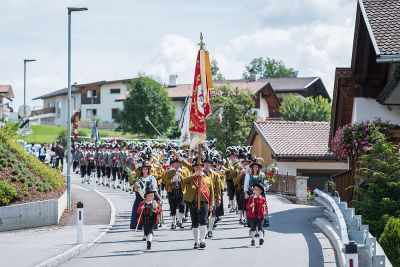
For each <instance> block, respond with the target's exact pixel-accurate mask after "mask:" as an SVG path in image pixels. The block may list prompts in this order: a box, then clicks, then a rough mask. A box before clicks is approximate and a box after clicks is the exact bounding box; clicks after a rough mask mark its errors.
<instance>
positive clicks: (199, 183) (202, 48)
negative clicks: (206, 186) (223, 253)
mask: <svg viewBox="0 0 400 267" xmlns="http://www.w3.org/2000/svg"><path fill="white" fill-rule="evenodd" d="M199 46H200V50H204V46H205V43H204V42H203V33H202V32H200V43H199ZM198 150H199V158H198V160H197V165H198V166H199V167H200V166H201V153H202V152H201V143H200V144H199V146H198ZM201 178H202V177H201V176H200V177H199V182H198V188H197V210H200V206H201V203H200V199H201V192H200V190H201Z"/></svg>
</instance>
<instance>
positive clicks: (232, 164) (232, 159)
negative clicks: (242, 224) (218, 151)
mask: <svg viewBox="0 0 400 267" xmlns="http://www.w3.org/2000/svg"><path fill="white" fill-rule="evenodd" d="M228 155H229V158H228V161H227V162H226V164H225V169H226V171H225V181H226V190H227V192H228V199H229V205H228V208H230V211H229V212H235V210H236V205H235V201H234V200H235V184H234V182H233V179H234V178H235V177H236V176H237V170H236V167H237V165H238V163H239V162H238V158H237V152H236V151H234V150H228Z"/></svg>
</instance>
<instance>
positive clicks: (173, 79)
mask: <svg viewBox="0 0 400 267" xmlns="http://www.w3.org/2000/svg"><path fill="white" fill-rule="evenodd" d="M176 78H178V75H176V74H174V75H169V82H168V87H176Z"/></svg>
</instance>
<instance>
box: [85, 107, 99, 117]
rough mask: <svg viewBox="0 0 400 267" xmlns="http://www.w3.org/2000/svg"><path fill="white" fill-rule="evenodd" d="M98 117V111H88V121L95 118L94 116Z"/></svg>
mask: <svg viewBox="0 0 400 267" xmlns="http://www.w3.org/2000/svg"><path fill="white" fill-rule="evenodd" d="M96 115H97V109H95V108H94V109H90V108H89V109H87V110H86V118H87V119H91V118H92V117H94V116H96Z"/></svg>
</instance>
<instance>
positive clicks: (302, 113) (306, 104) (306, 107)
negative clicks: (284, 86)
mask: <svg viewBox="0 0 400 267" xmlns="http://www.w3.org/2000/svg"><path fill="white" fill-rule="evenodd" d="M280 113H281V116H282V118H283V119H284V120H288V121H329V120H330V118H331V105H330V104H329V102H328V100H327V99H326V98H323V97H322V96H318V97H307V98H306V99H303V98H301V97H300V96H296V95H287V96H285V97H284V98H283V101H282V105H281V107H280Z"/></svg>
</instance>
